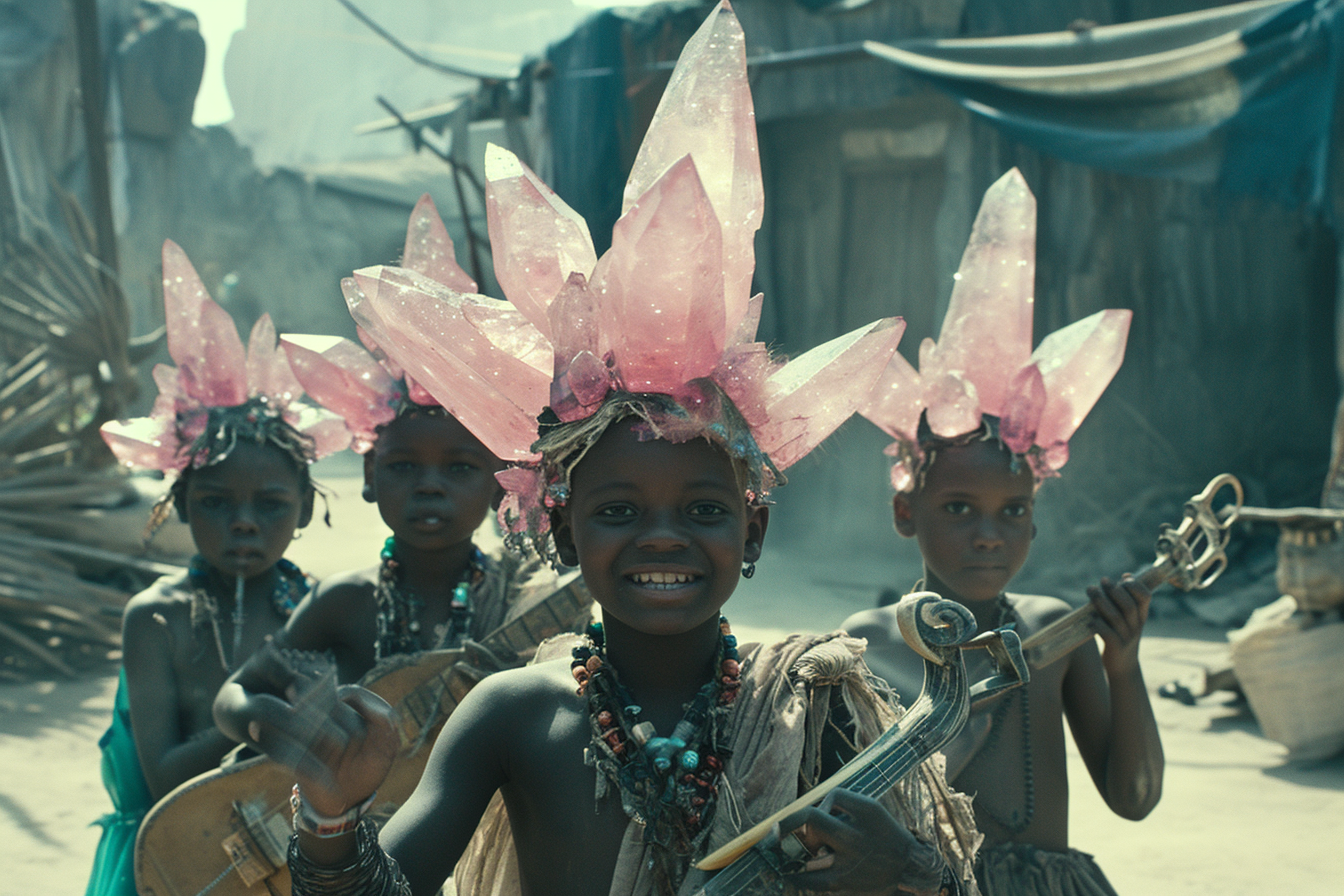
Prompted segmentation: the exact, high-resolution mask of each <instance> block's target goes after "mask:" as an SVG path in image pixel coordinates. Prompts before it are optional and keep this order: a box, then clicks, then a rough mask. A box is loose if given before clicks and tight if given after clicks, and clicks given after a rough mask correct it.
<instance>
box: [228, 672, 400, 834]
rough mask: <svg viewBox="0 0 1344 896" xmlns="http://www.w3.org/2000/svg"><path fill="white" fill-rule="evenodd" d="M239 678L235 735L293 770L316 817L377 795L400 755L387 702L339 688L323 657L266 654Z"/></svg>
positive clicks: (233, 710)
mask: <svg viewBox="0 0 1344 896" xmlns="http://www.w3.org/2000/svg"><path fill="white" fill-rule="evenodd" d="M240 673H241V674H240V676H239V678H240V679H241V680H245V681H246V683H247V685H248V687H247V688H246V689H245V690H243V695H244V696H243V698H242V699H241V700H238V699H235V700H234V701H233V702H234V706H233V707H231V708H230V710H229V712H230V715H231V721H232V722H233V723H234V727H235V728H237V727H240V723H241V725H245V727H246V732H247V739H248V741H249V742H251V743H252V744H253V745H255V746H256V747H257V748H258V749H260V750H262V751H264V752H265V753H266V754H267V755H268V756H270V757H271V758H272V759H273V760H275V761H276V762H279V763H280V764H282V765H285V766H288V767H289V768H291V769H293V770H294V774H295V777H296V778H297V779H298V783H299V786H300V788H301V789H302V791H303V798H304V800H305V801H306V802H307V803H308V804H309V805H310V806H311V807H312V808H313V810H314V811H316V812H317V813H319V814H321V815H332V816H334V815H340V814H341V813H343V812H344V811H345V810H346V809H348V808H350V807H351V806H355V805H358V804H359V803H361V802H363V801H364V799H365V798H367V797H368V796H369V794H371V793H373V792H374V791H375V790H376V789H377V788H378V786H379V785H380V784H381V783H382V781H383V779H384V778H385V777H386V776H387V772H388V770H389V769H390V768H391V767H392V762H393V760H394V759H395V758H396V755H397V752H398V750H399V749H400V747H401V741H400V735H399V733H398V730H397V724H396V717H395V712H394V711H393V709H392V707H390V706H389V705H388V704H387V702H386V701H384V700H383V699H382V698H381V697H379V696H377V695H376V694H373V693H372V692H370V691H366V690H364V689H363V688H361V687H358V686H356V685H344V686H341V687H340V688H337V686H336V670H335V664H334V663H333V662H332V661H331V660H330V658H329V657H324V656H323V655H321V654H311V653H299V652H297V651H291V650H283V649H276V648H273V647H267V648H265V649H263V650H261V651H258V653H257V654H255V655H254V656H253V657H252V659H251V660H249V661H248V663H247V666H246V667H245V671H244V670H240ZM226 687H232V688H237V689H242V685H240V684H238V683H236V682H235V683H231V684H230V685H227V686H226ZM225 699H226V698H225V695H224V694H223V693H222V694H221V701H220V702H224V701H225ZM218 706H219V703H217V708H218ZM217 714H218V713H217Z"/></svg>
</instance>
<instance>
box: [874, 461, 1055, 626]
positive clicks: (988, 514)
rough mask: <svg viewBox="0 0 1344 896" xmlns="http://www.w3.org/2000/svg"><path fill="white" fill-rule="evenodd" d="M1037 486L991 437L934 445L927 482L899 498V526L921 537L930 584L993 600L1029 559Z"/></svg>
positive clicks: (956, 594) (904, 532) (1026, 470)
mask: <svg viewBox="0 0 1344 896" xmlns="http://www.w3.org/2000/svg"><path fill="white" fill-rule="evenodd" d="M1033 493H1034V483H1033V481H1032V477H1031V470H1030V469H1029V468H1028V467H1027V465H1026V464H1020V465H1018V467H1017V469H1016V471H1014V469H1013V467H1012V461H1011V458H1010V456H1009V455H1008V453H1007V452H1006V451H1005V450H1004V449H1003V448H1002V447H1001V446H1000V445H999V444H998V443H997V442H994V441H984V442H972V443H970V444H968V445H958V446H954V447H948V448H940V449H938V453H937V455H936V456H935V458H934V461H933V463H932V464H931V465H930V466H929V468H928V470H927V471H926V472H925V478H924V485H923V487H922V488H920V489H919V490H918V491H916V492H915V493H913V494H910V495H904V494H902V495H897V496H896V500H895V502H894V504H895V511H896V531H898V532H900V533H901V534H902V535H904V536H906V537H910V536H913V537H915V538H918V539H919V552H920V553H921V554H922V555H923V556H924V567H925V570H926V571H927V572H928V574H929V576H930V578H931V579H933V580H937V581H936V582H934V581H930V582H929V587H930V588H932V589H933V590H935V591H937V590H939V589H938V588H937V587H935V585H941V586H945V587H946V588H947V589H950V590H951V591H952V592H953V593H952V594H944V595H943V596H944V597H952V598H961V599H963V600H966V601H981V600H993V599H994V598H996V597H998V595H999V594H1000V593H1001V592H1002V591H1003V589H1004V588H1005V587H1006V586H1007V584H1008V582H1009V580H1010V579H1012V577H1013V576H1014V575H1016V574H1017V571H1018V570H1019V569H1021V568H1022V564H1023V563H1024V562H1025V561H1026V559H1027V552H1028V550H1030V548H1031V539H1032V536H1033V535H1035V527H1034V525H1033V524H1032V521H1031V513H1032V502H1033Z"/></svg>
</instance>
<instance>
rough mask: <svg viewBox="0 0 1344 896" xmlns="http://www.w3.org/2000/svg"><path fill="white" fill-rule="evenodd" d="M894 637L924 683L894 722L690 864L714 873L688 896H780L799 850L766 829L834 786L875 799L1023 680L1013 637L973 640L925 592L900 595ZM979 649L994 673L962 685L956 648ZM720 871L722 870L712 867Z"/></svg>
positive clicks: (958, 615) (950, 610) (951, 606)
mask: <svg viewBox="0 0 1344 896" xmlns="http://www.w3.org/2000/svg"><path fill="white" fill-rule="evenodd" d="M896 621H897V624H898V625H899V626H900V629H901V635H902V636H903V637H904V638H905V641H906V643H907V644H909V645H910V647H911V649H913V650H914V651H915V652H916V653H918V654H919V655H920V657H921V658H922V659H923V661H924V686H923V689H922V690H921V691H920V694H919V698H918V699H917V700H915V702H914V705H912V706H911V707H910V708H909V710H907V711H906V713H905V715H903V716H901V719H900V721H899V722H897V723H896V724H895V725H893V726H892V727H891V728H889V729H887V730H886V731H885V732H884V733H883V734H882V735H881V736H880V737H879V738H878V739H877V740H875V741H873V743H872V744H870V745H869V746H868V747H867V748H866V749H864V750H863V751H862V752H860V753H859V754H858V755H857V756H855V757H854V758H853V759H851V760H850V761H849V762H847V763H845V765H844V766H842V767H841V768H840V770H839V771H837V772H836V773H835V774H834V775H832V776H831V777H829V778H827V779H826V780H825V781H823V782H822V783H820V784H818V785H817V786H816V787H814V788H812V789H811V790H809V791H808V792H807V793H805V794H803V795H802V796H800V797H799V798H798V799H797V800H795V801H794V802H792V803H790V804H789V805H787V806H785V807H784V808H783V809H780V810H779V811H778V812H776V813H774V814H773V815H771V816H770V817H769V818H766V819H764V820H763V821H761V822H760V823H759V824H757V825H755V826H754V827H752V828H751V829H750V830H748V831H746V832H745V833H743V834H741V835H740V836H738V837H737V838H735V839H733V840H731V841H729V842H728V843H727V844H725V845H724V846H723V847H722V848H720V849H718V850H716V851H715V852H713V853H710V854H709V855H708V856H706V857H705V858H704V859H702V860H701V861H700V862H699V863H698V864H697V865H696V867H697V868H700V869H701V870H704V871H718V872H719V873H718V874H717V875H715V876H714V878H713V879H712V880H710V881H709V882H708V883H707V884H705V886H704V887H703V888H702V889H700V890H699V891H698V892H697V893H696V896H766V894H782V893H783V892H784V876H785V875H787V874H792V873H795V872H798V871H801V870H803V867H804V863H805V861H806V859H807V858H808V856H807V853H806V850H805V848H804V847H803V846H802V844H801V842H800V841H798V840H797V839H796V838H795V837H793V836H792V835H791V834H786V835H785V836H784V838H782V840H781V838H779V837H777V836H776V835H775V834H774V833H772V831H773V828H774V826H775V825H776V824H777V823H778V822H780V821H781V820H783V819H784V818H787V817H788V816H790V815H792V814H794V813H795V812H798V811H800V810H802V809H805V808H807V807H808V806H812V805H815V804H816V803H818V802H820V801H821V800H822V798H823V797H825V796H826V794H828V793H830V792H831V791H832V790H835V789H836V788H838V787H844V788H845V789H846V790H849V791H852V792H854V793H857V794H860V795H862V796H870V797H879V796H881V795H882V794H884V793H886V792H887V791H888V790H890V789H891V788H892V787H894V786H895V785H896V783H897V782H898V781H900V780H901V778H903V777H905V775H907V774H909V773H910V772H911V771H912V770H914V769H915V767H916V766H918V765H919V764H920V763H921V762H923V761H924V760H925V759H927V758H928V757H929V756H931V755H932V754H933V753H935V752H937V751H938V750H939V749H941V748H942V747H943V746H944V745H945V744H946V743H947V742H948V741H950V740H951V739H952V738H953V737H955V736H956V734H957V732H958V731H960V730H961V727H962V726H963V725H964V724H966V719H967V717H968V715H969V714H970V704H971V700H972V699H979V698H981V697H984V696H988V695H990V694H994V693H998V692H1000V691H1004V690H1007V689H1009V688H1014V687H1019V686H1020V685H1023V684H1025V683H1026V682H1027V681H1028V679H1029V678H1030V673H1029V672H1028V671H1027V665H1026V662H1025V661H1024V660H1023V657H1022V648H1021V644H1020V643H1019V641H1018V637H1017V635H1016V633H1014V632H1012V631H1011V630H1008V629H999V630H996V631H991V632H985V633H984V634H981V635H979V636H976V637H972V636H973V635H974V634H975V618H974V616H972V614H971V611H970V610H968V609H966V608H965V607H963V606H962V605H961V604H958V603H956V602H955V601H950V600H943V599H942V598H940V597H939V596H938V595H937V594H934V593H933V592H931V591H920V592H915V593H913V594H907V595H906V596H905V597H904V598H902V599H901V602H900V603H898V604H897V605H896ZM972 649H984V650H987V651H988V652H989V654H990V656H991V657H992V658H993V659H994V662H995V666H996V668H997V673H996V674H994V675H992V676H990V677H989V678H986V679H985V680H984V681H981V682H978V683H976V684H975V685H974V686H969V687H968V685H967V681H966V667H965V663H964V661H963V660H962V657H961V652H962V651H963V650H972ZM720 869H722V870H720Z"/></svg>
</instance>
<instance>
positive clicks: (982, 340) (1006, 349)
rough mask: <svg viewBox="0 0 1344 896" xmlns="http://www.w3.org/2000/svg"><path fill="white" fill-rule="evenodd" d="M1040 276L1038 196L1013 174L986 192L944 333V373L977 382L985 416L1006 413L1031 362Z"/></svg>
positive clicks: (940, 364)
mask: <svg viewBox="0 0 1344 896" xmlns="http://www.w3.org/2000/svg"><path fill="white" fill-rule="evenodd" d="M1035 278H1036V198H1035V197H1034V196H1032V195H1031V190H1029V189H1027V182H1026V180H1025V179H1023V177H1022V174H1021V172H1019V171H1018V170H1017V169H1016V168H1014V169H1012V170H1011V171H1009V172H1008V173H1007V174H1005V175H1004V176H1003V177H1001V178H999V180H998V181H997V182H995V183H994V185H993V186H991V187H990V188H989V189H988V190H987V191H986V192H985V198H984V201H983V202H982V203H981V204H980V212H979V214H977V215H976V218H975V225H974V227H973V228H972V230H971V238H970V241H969V242H968V243H967V244H966V251H965V253H964V254H963V255H962V257H961V266H960V267H959V268H958V269H957V274H956V280H955V282H954V283H953V286H952V299H951V302H950V303H949V304H948V308H947V316H946V317H944V318H943V328H942V330H941V331H940V333H939V335H938V349H937V352H936V357H937V361H936V364H937V370H938V373H939V374H945V373H953V372H956V373H960V375H961V376H962V377H964V378H965V379H967V380H969V381H970V382H971V383H973V384H974V386H975V391H976V394H977V395H978V396H979V400H980V411H981V413H985V414H994V415H995V416H998V415H1000V414H1002V413H1003V402H1004V399H1005V398H1006V397H1007V390H1008V384H1009V382H1010V381H1011V380H1012V377H1013V375H1014V374H1016V373H1017V371H1018V370H1020V369H1022V367H1023V365H1025V364H1026V363H1027V361H1028V359H1029V358H1030V357H1031V315H1032V305H1033V301H1034V299H1033V296H1034V289H1035ZM920 372H921V373H923V374H924V376H926V377H928V376H929V374H930V372H931V371H930V370H928V369H927V368H926V367H925V366H924V365H923V364H921V365H920Z"/></svg>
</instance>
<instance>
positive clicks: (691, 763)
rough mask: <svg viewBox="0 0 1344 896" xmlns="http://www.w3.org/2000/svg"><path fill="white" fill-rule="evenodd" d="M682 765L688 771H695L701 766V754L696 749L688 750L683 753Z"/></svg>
mask: <svg viewBox="0 0 1344 896" xmlns="http://www.w3.org/2000/svg"><path fill="white" fill-rule="evenodd" d="M681 767H682V768H684V769H686V771H688V772H693V771H695V770H696V769H697V768H699V767H700V754H699V753H697V752H695V751H694V750H686V751H685V752H683V753H682V754H681Z"/></svg>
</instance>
